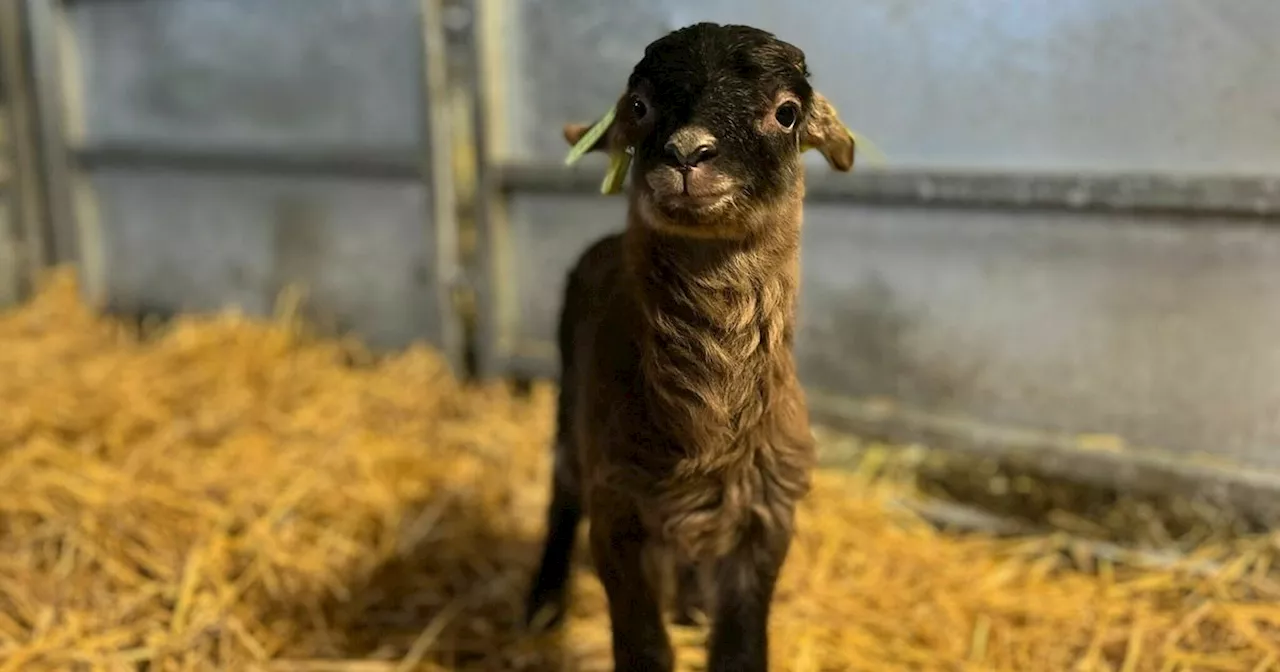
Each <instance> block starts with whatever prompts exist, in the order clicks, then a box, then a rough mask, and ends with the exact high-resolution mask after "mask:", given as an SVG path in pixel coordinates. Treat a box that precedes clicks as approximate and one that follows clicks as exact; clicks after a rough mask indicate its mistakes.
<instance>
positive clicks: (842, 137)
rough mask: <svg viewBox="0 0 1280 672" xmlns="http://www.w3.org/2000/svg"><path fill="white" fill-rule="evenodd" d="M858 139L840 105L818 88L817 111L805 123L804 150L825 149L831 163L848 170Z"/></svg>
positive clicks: (851, 165) (836, 167)
mask: <svg viewBox="0 0 1280 672" xmlns="http://www.w3.org/2000/svg"><path fill="white" fill-rule="evenodd" d="M857 144H858V143H857V138H856V137H855V136H854V135H853V131H850V130H849V128H848V127H847V126H845V125H844V122H843V121H841V120H840V115H839V114H838V113H836V108H835V106H833V105H832V104H831V101H829V100H827V98H826V96H824V95H822V94H821V93H818V92H817V91H815V92H814V93H813V110H812V111H811V112H810V113H809V119H808V121H806V122H805V126H804V133H803V134H802V136H801V139H800V149H801V150H802V151H808V150H810V149H816V150H818V151H819V152H822V156H823V157H825V158H826V159H827V163H828V164H830V165H831V167H832V168H834V169H836V170H838V171H840V172H848V171H849V170H851V169H852V168H853V155H854V153H855V152H856V150H857Z"/></svg>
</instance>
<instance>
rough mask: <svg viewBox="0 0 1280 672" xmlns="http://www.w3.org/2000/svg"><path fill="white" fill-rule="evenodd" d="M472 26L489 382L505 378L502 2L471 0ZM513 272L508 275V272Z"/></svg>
mask: <svg viewBox="0 0 1280 672" xmlns="http://www.w3.org/2000/svg"><path fill="white" fill-rule="evenodd" d="M468 4H469V5H470V7H471V11H472V16H473V20H472V22H471V25H472V29H471V31H470V33H469V35H468V37H469V39H468V44H467V47H468V49H467V52H468V53H467V56H468V59H469V64H468V65H469V72H468V75H469V76H468V85H469V87H470V91H469V93H470V98H471V111H472V114H471V139H472V144H473V146H474V148H475V178H476V184H475V198H474V201H475V202H474V204H473V213H474V222H475V255H474V257H473V259H472V263H471V265H470V269H469V270H470V273H469V279H470V283H471V286H472V289H473V291H474V292H475V308H476V328H475V348H476V360H477V374H478V375H479V377H480V378H482V379H490V378H494V377H497V376H500V375H502V374H503V373H504V371H503V370H502V369H503V362H504V360H505V358H506V353H505V352H504V347H503V346H504V338H503V315H504V312H505V310H504V309H505V302H504V301H503V297H502V296H500V292H501V284H502V283H501V282H500V274H501V273H502V272H504V268H505V264H504V263H503V256H502V249H501V243H502V235H501V233H502V210H503V208H502V199H503V194H502V191H501V189H500V185H499V183H498V182H497V179H496V175H495V173H494V171H493V165H494V156H493V151H494V148H493V147H492V146H491V144H490V140H491V133H490V131H491V125H492V124H493V123H494V121H493V120H492V119H491V118H490V114H489V113H490V112H491V109H490V105H491V96H490V87H492V86H494V82H493V81H490V80H491V78H492V74H493V72H494V69H495V68H496V67H497V65H498V64H497V62H496V61H497V59H496V58H495V57H494V54H493V53H492V52H491V51H490V49H492V48H496V46H495V43H496V42H497V40H495V39H493V38H494V36H493V35H492V34H491V33H493V32H494V31H495V26H497V25H499V24H498V23H497V19H498V17H499V15H500V13H501V12H502V11H504V8H503V6H502V5H503V4H504V3H501V2H493V1H490V2H486V1H485V0H468ZM507 272H509V269H507Z"/></svg>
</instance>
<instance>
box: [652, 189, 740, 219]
mask: <svg viewBox="0 0 1280 672" xmlns="http://www.w3.org/2000/svg"><path fill="white" fill-rule="evenodd" d="M732 200H733V192H732V191H717V192H712V193H705V194H690V193H674V194H654V195H653V201H654V205H656V206H657V208H658V210H660V211H661V212H662V213H663V214H669V215H675V214H690V215H701V214H709V213H712V212H715V211H717V210H721V209H723V208H725V207H726V206H728V205H729V203H730V202H731V201H732Z"/></svg>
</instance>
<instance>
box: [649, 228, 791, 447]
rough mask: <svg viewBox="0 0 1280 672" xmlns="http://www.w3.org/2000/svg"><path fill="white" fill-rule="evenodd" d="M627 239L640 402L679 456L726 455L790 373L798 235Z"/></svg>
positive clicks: (656, 236) (662, 236) (757, 422)
mask: <svg viewBox="0 0 1280 672" xmlns="http://www.w3.org/2000/svg"><path fill="white" fill-rule="evenodd" d="M630 235H631V237H632V241H631V242H632V246H631V253H632V254H631V256H632V258H631V260H630V261H631V263H630V264H629V267H630V270H631V272H632V274H633V279H634V280H635V281H636V283H635V286H636V289H637V291H638V294H639V296H638V298H639V302H640V305H641V306H642V307H643V310H644V318H645V320H644V326H645V328H644V332H643V333H642V334H641V335H640V338H641V341H642V343H641V345H642V348H641V352H642V358H643V369H642V370H643V375H644V384H645V386H646V388H647V389H646V393H647V396H648V398H649V400H650V402H651V403H652V404H654V406H655V410H656V411H657V413H656V415H657V416H658V417H659V418H661V422H666V423H669V426H668V427H667V429H668V430H669V431H670V433H671V434H672V435H673V436H672V438H673V439H674V440H676V441H678V442H679V443H681V444H683V447H684V449H685V450H686V451H691V452H697V453H699V454H701V455H705V454H706V453H708V452H718V453H727V452H728V451H731V450H732V449H733V447H734V446H735V445H736V444H737V442H738V439H739V437H741V436H742V435H743V433H744V432H747V431H749V430H751V429H752V428H753V427H756V426H757V425H759V423H760V421H761V419H762V418H763V417H764V415H765V413H766V412H767V409H768V408H769V405H770V402H771V399H772V394H773V388H774V387H775V384H776V382H777V381H778V380H779V379H780V377H781V376H785V375H789V374H790V372H791V370H792V368H791V367H793V362H792V354H791V348H792V340H793V324H794V317H795V303H796V294H797V284H798V277H797V271H798V266H799V233H798V231H796V232H794V235H789V234H785V233H780V232H779V231H777V230H775V231H773V232H771V235H770V237H768V238H766V239H750V240H738V241H718V240H716V241H713V240H696V239H689V238H681V237H675V236H668V235H659V234H653V233H651V232H650V233H645V232H632V233H631V234H630Z"/></svg>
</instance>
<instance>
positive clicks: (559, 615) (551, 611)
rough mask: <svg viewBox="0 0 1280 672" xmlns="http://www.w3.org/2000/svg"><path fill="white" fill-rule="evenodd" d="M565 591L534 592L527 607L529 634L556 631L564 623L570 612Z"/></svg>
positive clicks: (526, 621) (525, 623) (525, 620)
mask: <svg viewBox="0 0 1280 672" xmlns="http://www.w3.org/2000/svg"><path fill="white" fill-rule="evenodd" d="M565 598H566V596H565V591H564V590H563V589H561V590H553V591H539V590H534V592H533V593H532V594H531V595H530V597H529V601H528V604H527V606H526V607H525V616H524V625H525V628H526V629H527V630H529V632H532V633H535V634H538V633H544V632H549V631H551V630H555V629H556V628H558V627H559V626H560V624H561V623H563V622H564V616H565V612H566V611H568V606H569V605H568V601H567V600H566V599H565Z"/></svg>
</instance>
